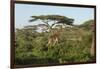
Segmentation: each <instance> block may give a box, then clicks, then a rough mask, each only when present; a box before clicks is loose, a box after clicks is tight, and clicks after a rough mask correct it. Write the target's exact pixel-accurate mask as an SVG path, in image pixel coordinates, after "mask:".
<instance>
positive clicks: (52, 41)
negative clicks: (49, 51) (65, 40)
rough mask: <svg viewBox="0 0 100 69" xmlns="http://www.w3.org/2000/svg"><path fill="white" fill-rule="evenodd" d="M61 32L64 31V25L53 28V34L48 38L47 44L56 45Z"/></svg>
mask: <svg viewBox="0 0 100 69" xmlns="http://www.w3.org/2000/svg"><path fill="white" fill-rule="evenodd" d="M61 33H62V27H61V28H60V29H56V30H53V31H52V34H51V35H50V37H49V38H48V43H47V45H53V46H54V45H55V44H58V42H59V39H60V36H61Z"/></svg>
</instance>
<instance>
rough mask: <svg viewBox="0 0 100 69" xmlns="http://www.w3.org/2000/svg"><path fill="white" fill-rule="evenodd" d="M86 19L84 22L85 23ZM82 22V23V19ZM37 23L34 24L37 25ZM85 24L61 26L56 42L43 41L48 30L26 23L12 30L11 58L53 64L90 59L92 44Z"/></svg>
mask: <svg viewBox="0 0 100 69" xmlns="http://www.w3.org/2000/svg"><path fill="white" fill-rule="evenodd" d="M89 24H90V22H88V24H87V23H86V25H89ZM84 25H85V23H84ZM37 26H38V25H37ZM83 27H84V28H86V29H87V27H88V26H83V25H82V26H81V25H80V26H74V25H73V27H65V28H63V32H62V34H61V36H60V39H59V42H58V44H56V45H47V43H48V38H49V36H50V34H51V32H37V30H36V29H37V27H36V25H32V26H27V27H24V28H22V29H16V31H15V39H16V40H15V41H16V46H15V53H16V54H15V62H16V64H17V65H25V64H56V63H77V62H89V61H92V59H93V58H94V56H91V54H90V48H91V44H92V34H93V32H92V31H91V29H89V30H86V29H84V28H83Z"/></svg>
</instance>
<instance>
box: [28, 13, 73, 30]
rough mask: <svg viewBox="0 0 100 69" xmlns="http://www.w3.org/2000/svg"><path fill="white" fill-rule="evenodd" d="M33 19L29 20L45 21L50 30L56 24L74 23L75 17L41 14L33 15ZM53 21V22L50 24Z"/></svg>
mask: <svg viewBox="0 0 100 69" xmlns="http://www.w3.org/2000/svg"><path fill="white" fill-rule="evenodd" d="M31 18H32V19H31V20H29V22H34V21H37V20H40V21H42V22H43V23H45V25H46V26H47V27H48V29H49V31H51V30H52V27H53V26H54V25H55V24H59V23H62V24H67V25H72V24H73V21H74V19H72V18H68V17H65V16H61V15H40V16H31ZM50 23H52V24H50Z"/></svg>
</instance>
